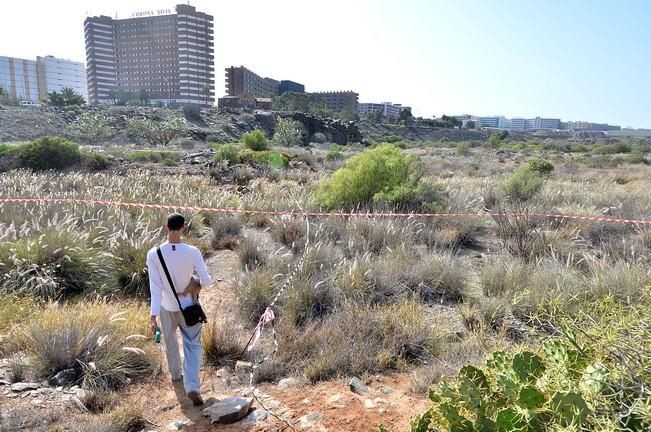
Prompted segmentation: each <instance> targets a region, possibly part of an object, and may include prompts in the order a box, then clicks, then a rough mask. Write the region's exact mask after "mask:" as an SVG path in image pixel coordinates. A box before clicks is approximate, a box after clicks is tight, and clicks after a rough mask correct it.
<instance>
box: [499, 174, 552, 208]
mask: <svg viewBox="0 0 651 432" xmlns="http://www.w3.org/2000/svg"><path fill="white" fill-rule="evenodd" d="M542 186H543V179H542V178H541V177H540V176H539V175H538V174H537V173H536V172H534V171H532V170H531V169H530V168H529V167H528V166H523V167H521V168H519V169H518V170H517V171H516V172H515V173H513V175H511V177H509V178H508V179H507V180H506V181H504V182H502V190H503V191H504V193H505V194H506V196H507V197H508V199H509V200H510V201H512V202H525V201H528V200H530V199H531V198H533V196H534V195H536V194H537V193H538V191H539V190H540V189H541V188H542Z"/></svg>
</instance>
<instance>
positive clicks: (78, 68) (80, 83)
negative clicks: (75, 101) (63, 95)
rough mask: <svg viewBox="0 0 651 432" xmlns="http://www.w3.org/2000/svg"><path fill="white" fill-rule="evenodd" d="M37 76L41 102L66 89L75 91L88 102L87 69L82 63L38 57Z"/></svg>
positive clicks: (52, 57)
mask: <svg viewBox="0 0 651 432" xmlns="http://www.w3.org/2000/svg"><path fill="white" fill-rule="evenodd" d="M36 75H37V76H38V92H39V98H40V99H41V100H43V99H46V98H47V94H48V93H51V92H53V91H57V92H60V91H61V90H62V89H63V88H64V87H68V88H71V89H73V90H74V91H75V92H76V93H78V94H80V95H82V96H83V97H84V99H85V100H86V101H87V100H88V87H87V86H86V67H85V66H84V64H83V63H82V62H76V61H72V60H65V59H60V58H56V57H54V56H51V55H48V56H44V57H40V56H39V57H36Z"/></svg>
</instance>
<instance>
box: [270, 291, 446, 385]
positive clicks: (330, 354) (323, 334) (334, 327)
mask: <svg viewBox="0 0 651 432" xmlns="http://www.w3.org/2000/svg"><path fill="white" fill-rule="evenodd" d="M281 332H282V334H283V341H284V343H283V344H281V346H280V351H279V357H280V359H281V361H284V362H287V363H288V364H289V365H290V367H291V368H294V369H297V370H300V371H302V374H303V375H304V376H305V378H307V379H308V380H310V381H312V382H315V381H321V380H325V379H329V378H332V377H337V376H349V375H358V374H362V373H367V372H378V371H382V370H387V369H394V368H399V367H401V366H402V365H405V364H407V363H409V362H413V361H420V360H423V359H427V358H431V356H432V354H433V353H435V352H437V351H438V350H439V347H438V342H437V339H436V337H435V336H434V335H433V334H432V332H431V330H430V328H429V326H428V325H427V324H426V322H425V320H424V317H423V311H422V310H421V305H420V304H419V303H418V302H416V301H413V300H407V301H404V302H401V303H397V304H394V305H388V306H380V307H378V306H356V305H352V304H351V305H346V306H345V307H344V308H343V309H342V310H341V311H340V312H337V313H335V314H333V315H331V316H329V317H328V318H327V319H326V320H324V321H323V322H313V323H311V324H309V325H308V326H306V327H304V328H301V329H297V328H296V327H294V326H293V325H291V324H289V323H286V322H283V325H282V328H281Z"/></svg>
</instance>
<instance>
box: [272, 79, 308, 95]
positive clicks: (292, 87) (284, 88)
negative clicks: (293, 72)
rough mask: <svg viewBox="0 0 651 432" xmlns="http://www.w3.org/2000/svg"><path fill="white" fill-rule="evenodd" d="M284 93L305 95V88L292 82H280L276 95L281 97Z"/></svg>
mask: <svg viewBox="0 0 651 432" xmlns="http://www.w3.org/2000/svg"><path fill="white" fill-rule="evenodd" d="M286 92H295V93H305V86H304V85H303V84H300V83H297V82H294V81H289V80H282V81H280V85H279V86H278V94H279V95H282V94H283V93H286Z"/></svg>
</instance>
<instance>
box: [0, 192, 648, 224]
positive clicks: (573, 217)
mask: <svg viewBox="0 0 651 432" xmlns="http://www.w3.org/2000/svg"><path fill="white" fill-rule="evenodd" d="M1 203H18V204H20V203H24V204H26V203H59V204H88V205H102V206H112V207H133V208H142V209H161V210H176V211H189V212H206V213H239V214H248V215H254V214H262V215H268V216H291V215H298V214H302V215H306V216H312V217H337V216H338V217H409V218H416V217H418V218H422V217H441V218H443V217H468V216H470V217H496V216H498V217H499V216H533V217H543V218H548V219H570V220H584V221H591V222H607V223H623V224H633V225H638V224H639V225H651V219H623V218H610V217H603V216H581V215H569V214H554V213H517V212H503V213H500V212H455V213H376V212H323V211H308V212H298V211H292V210H247V209H240V208H233V207H218V208H213V207H195V206H184V205H168V204H146V203H133V202H125V201H105V200H92V199H78V198H0V204H1Z"/></svg>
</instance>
